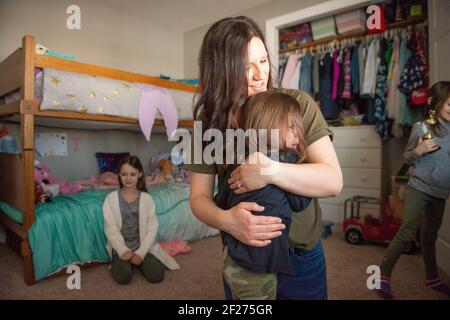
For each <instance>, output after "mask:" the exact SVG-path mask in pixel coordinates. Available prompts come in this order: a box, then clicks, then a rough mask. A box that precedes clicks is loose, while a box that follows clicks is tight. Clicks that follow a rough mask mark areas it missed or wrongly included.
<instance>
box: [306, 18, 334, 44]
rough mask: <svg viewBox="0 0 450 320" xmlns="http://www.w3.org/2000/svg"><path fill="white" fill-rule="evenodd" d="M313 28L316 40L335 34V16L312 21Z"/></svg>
mask: <svg viewBox="0 0 450 320" xmlns="http://www.w3.org/2000/svg"><path fill="white" fill-rule="evenodd" d="M311 29H312V35H313V39H314V41H316V40H320V39H323V38H328V37H332V36H335V35H336V25H335V23H334V16H331V17H325V18H321V19H318V20H314V21H311Z"/></svg>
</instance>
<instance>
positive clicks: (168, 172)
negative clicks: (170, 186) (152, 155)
mask: <svg viewBox="0 0 450 320" xmlns="http://www.w3.org/2000/svg"><path fill="white" fill-rule="evenodd" d="M175 170H176V167H175V165H174V164H173V163H172V162H171V161H170V160H166V159H162V160H159V173H158V174H157V180H158V182H164V181H174V177H173V174H174V173H175Z"/></svg>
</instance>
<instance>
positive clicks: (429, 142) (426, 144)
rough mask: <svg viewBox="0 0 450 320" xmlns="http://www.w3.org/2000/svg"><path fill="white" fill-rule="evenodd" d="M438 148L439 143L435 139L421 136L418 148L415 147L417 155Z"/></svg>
mask: <svg viewBox="0 0 450 320" xmlns="http://www.w3.org/2000/svg"><path fill="white" fill-rule="evenodd" d="M437 148H438V145H437V144H436V141H435V140H434V139H426V140H423V139H422V138H420V139H419V142H418V143H417V147H416V149H414V152H415V154H416V156H417V157H421V156H422V155H424V154H425V153H428V152H431V151H434V150H436V149H437Z"/></svg>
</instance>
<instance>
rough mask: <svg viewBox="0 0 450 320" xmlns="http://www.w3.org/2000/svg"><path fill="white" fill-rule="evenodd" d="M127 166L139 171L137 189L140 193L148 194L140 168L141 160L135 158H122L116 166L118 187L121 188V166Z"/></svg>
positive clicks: (142, 170) (142, 171)
mask: <svg viewBox="0 0 450 320" xmlns="http://www.w3.org/2000/svg"><path fill="white" fill-rule="evenodd" d="M125 164H128V165H130V166H132V167H133V168H135V169H136V170H138V171H139V173H142V175H141V177H139V180H138V182H137V186H136V187H137V189H138V190H139V191H142V192H148V191H147V187H146V185H145V175H144V169H143V168H142V163H141V160H139V158H138V157H137V156H129V157H125V158H123V159H122V160H121V161H120V162H119V165H118V172H119V185H120V188H123V183H122V179H120V169H122V166H123V165H125Z"/></svg>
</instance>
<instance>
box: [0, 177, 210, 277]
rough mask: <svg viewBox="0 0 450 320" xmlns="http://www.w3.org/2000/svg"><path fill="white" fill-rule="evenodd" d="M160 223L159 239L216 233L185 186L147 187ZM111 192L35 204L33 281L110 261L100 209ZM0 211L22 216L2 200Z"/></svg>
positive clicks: (19, 218)
mask: <svg viewBox="0 0 450 320" xmlns="http://www.w3.org/2000/svg"><path fill="white" fill-rule="evenodd" d="M148 189H149V193H150V194H151V195H152V197H153V199H154V201H155V205H156V213H157V215H158V220H159V229H158V240H161V241H164V242H168V241H170V240H173V239H180V240H186V241H193V240H197V239H201V238H204V237H207V236H212V235H216V234H218V231H217V230H215V229H212V228H210V227H208V226H206V225H205V224H203V223H201V222H200V221H199V220H197V219H196V218H195V217H194V216H193V214H192V211H191V209H190V207H189V185H186V184H179V183H161V184H157V185H154V186H151V187H149V188H148ZM109 192H111V190H86V191H82V192H78V193H75V194H72V195H65V196H58V197H54V198H53V201H52V202H51V203H46V204H40V205H37V206H36V221H35V223H34V224H33V226H32V227H31V228H30V230H29V233H28V236H29V241H30V246H31V250H32V252H33V264H34V273H35V278H36V280H41V279H43V278H45V277H47V276H49V275H51V274H52V273H55V272H57V271H58V270H60V269H61V268H63V267H66V266H68V265H70V264H73V263H86V262H92V261H99V262H107V261H109V260H110V258H109V255H108V253H107V251H106V248H105V245H106V237H105V234H104V232H103V212H102V206H103V201H104V199H105V197H106V195H107V194H108V193H109ZM0 209H1V211H3V212H5V213H7V214H8V216H10V217H11V218H12V219H14V220H16V221H17V222H19V223H21V222H22V213H21V212H20V211H18V210H16V209H14V208H12V207H10V206H9V205H7V204H5V203H2V202H0Z"/></svg>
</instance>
